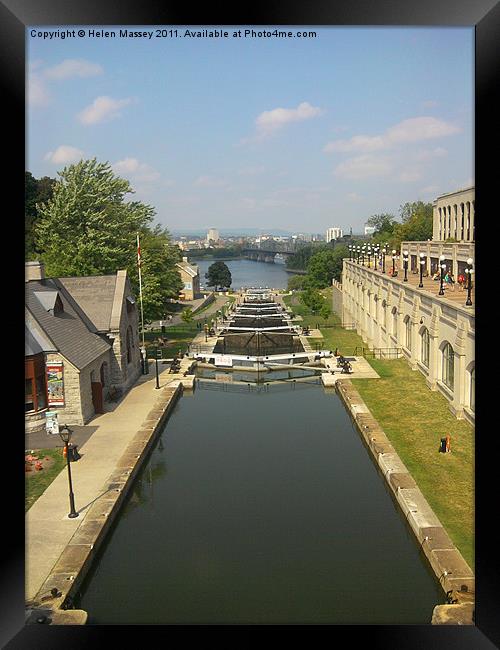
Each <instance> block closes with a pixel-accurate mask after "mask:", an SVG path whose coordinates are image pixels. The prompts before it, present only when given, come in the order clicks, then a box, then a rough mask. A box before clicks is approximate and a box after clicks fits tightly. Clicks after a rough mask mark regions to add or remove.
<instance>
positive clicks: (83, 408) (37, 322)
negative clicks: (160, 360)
mask: <svg viewBox="0 0 500 650" xmlns="http://www.w3.org/2000/svg"><path fill="white" fill-rule="evenodd" d="M25 287H26V296H25V301H26V323H25V327H26V342H25V374H26V388H25V396H26V397H25V404H26V406H25V415H26V428H27V429H28V430H33V429H36V428H42V427H43V426H44V424H45V413H46V411H47V409H50V410H55V411H56V412H57V413H58V415H59V422H64V423H67V424H85V423H87V422H88V421H89V420H90V419H91V418H92V417H93V416H94V415H95V414H96V413H102V412H103V411H104V402H105V401H106V400H108V399H110V398H111V396H112V395H111V393H112V392H115V391H118V392H123V391H125V390H127V389H128V388H130V386H131V385H132V384H133V383H134V382H135V381H136V379H137V378H138V376H139V375H140V373H141V363H140V361H141V360H140V349H139V336H138V334H139V333H138V315H137V309H136V305H135V300H134V297H133V294H132V290H131V286H130V281H129V279H128V277H127V273H126V271H118V272H117V274H116V275H110V276H91V277H78V278H46V277H45V273H44V270H43V265H41V264H39V263H38V262H36V263H33V262H30V263H28V264H27V265H26V283H25Z"/></svg>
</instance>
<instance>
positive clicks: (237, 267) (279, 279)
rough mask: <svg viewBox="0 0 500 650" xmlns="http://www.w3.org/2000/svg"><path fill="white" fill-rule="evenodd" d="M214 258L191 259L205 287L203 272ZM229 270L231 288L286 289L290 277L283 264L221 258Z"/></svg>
mask: <svg viewBox="0 0 500 650" xmlns="http://www.w3.org/2000/svg"><path fill="white" fill-rule="evenodd" d="M214 261H215V260H213V259H212V260H199V261H196V260H194V259H193V260H192V262H193V263H196V264H197V265H198V268H199V270H200V284H201V286H205V287H206V280H205V273H206V272H207V270H208V267H209V266H210V265H211V264H213V263H214ZM221 261H223V262H224V264H226V265H227V267H228V269H229V271H230V272H231V278H232V281H233V282H232V285H231V287H232V288H233V289H239V288H241V287H269V288H272V289H286V288H287V283H288V278H290V277H292V275H291V274H290V273H287V272H286V270H285V265H284V264H268V263H266V262H254V261H252V260H246V259H237V260H227V261H226V260H221Z"/></svg>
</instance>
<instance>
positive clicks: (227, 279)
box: [205, 262, 233, 290]
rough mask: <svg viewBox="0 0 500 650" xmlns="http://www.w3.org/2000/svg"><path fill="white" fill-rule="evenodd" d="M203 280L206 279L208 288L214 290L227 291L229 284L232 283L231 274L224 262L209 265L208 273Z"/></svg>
mask: <svg viewBox="0 0 500 650" xmlns="http://www.w3.org/2000/svg"><path fill="white" fill-rule="evenodd" d="M205 278H206V279H207V285H208V286H209V287H215V290H217V288H218V287H220V288H221V289H227V288H229V287H230V286H231V282H232V281H233V280H232V278H231V272H230V270H229V269H228V267H227V265H226V264H224V262H214V263H213V264H211V265H210V266H209V267H208V271H207V272H206V273H205Z"/></svg>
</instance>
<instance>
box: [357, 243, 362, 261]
mask: <svg viewBox="0 0 500 650" xmlns="http://www.w3.org/2000/svg"><path fill="white" fill-rule="evenodd" d="M357 254H358V256H357V258H356V262H357V263H358V264H359V256H360V255H361V246H358V248H357Z"/></svg>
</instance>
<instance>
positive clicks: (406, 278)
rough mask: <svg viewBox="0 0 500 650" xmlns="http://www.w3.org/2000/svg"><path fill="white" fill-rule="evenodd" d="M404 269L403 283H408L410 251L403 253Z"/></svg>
mask: <svg viewBox="0 0 500 650" xmlns="http://www.w3.org/2000/svg"><path fill="white" fill-rule="evenodd" d="M403 267H404V270H405V277H404V278H403V282H408V251H403Z"/></svg>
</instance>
